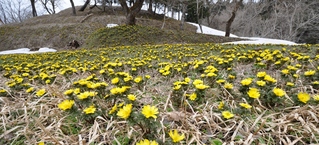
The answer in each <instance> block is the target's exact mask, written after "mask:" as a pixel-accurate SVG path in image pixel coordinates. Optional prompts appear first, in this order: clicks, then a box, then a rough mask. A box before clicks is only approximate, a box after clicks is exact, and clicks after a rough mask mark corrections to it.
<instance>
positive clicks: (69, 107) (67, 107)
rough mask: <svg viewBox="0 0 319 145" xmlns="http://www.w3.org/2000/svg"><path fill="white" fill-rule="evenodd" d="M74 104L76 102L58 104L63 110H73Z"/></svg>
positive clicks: (69, 101) (68, 101)
mask: <svg viewBox="0 0 319 145" xmlns="http://www.w3.org/2000/svg"><path fill="white" fill-rule="evenodd" d="M73 104H74V100H64V101H62V102H61V103H60V104H58V107H59V108H60V109H62V110H64V111H65V110H67V109H71V108H72V106H73Z"/></svg>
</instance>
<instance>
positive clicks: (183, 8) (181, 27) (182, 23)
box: [180, 3, 187, 30]
mask: <svg viewBox="0 0 319 145" xmlns="http://www.w3.org/2000/svg"><path fill="white" fill-rule="evenodd" d="M186 9H187V4H186V3H182V17H181V23H180V30H184V23H185V13H186Z"/></svg>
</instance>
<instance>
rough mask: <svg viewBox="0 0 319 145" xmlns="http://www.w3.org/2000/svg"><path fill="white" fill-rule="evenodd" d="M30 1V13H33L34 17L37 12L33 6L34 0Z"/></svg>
mask: <svg viewBox="0 0 319 145" xmlns="http://www.w3.org/2000/svg"><path fill="white" fill-rule="evenodd" d="M30 2H31V8H32V15H33V17H36V16H38V14H37V10H36V8H35V0H30Z"/></svg>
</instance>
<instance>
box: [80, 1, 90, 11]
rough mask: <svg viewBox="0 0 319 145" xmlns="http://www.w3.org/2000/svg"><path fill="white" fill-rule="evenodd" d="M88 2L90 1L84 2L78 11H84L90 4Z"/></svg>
mask: <svg viewBox="0 0 319 145" xmlns="http://www.w3.org/2000/svg"><path fill="white" fill-rule="evenodd" d="M90 1H91V0H86V1H85V3H84V5H83V6H82V7H81V8H80V9H79V11H84V10H85V8H86V7H87V6H88V5H89V4H90Z"/></svg>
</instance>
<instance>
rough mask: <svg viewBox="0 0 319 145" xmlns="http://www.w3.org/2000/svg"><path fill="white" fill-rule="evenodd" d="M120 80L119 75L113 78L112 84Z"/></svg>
mask: <svg viewBox="0 0 319 145" xmlns="http://www.w3.org/2000/svg"><path fill="white" fill-rule="evenodd" d="M119 81H120V79H119V78H118V77H116V78H114V79H112V80H111V83H112V84H117V83H118V82H119Z"/></svg>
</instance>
